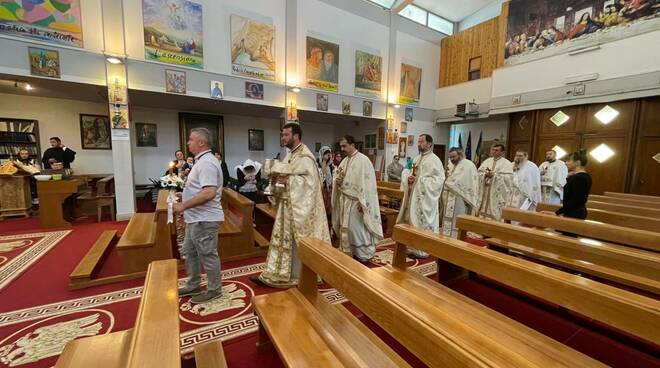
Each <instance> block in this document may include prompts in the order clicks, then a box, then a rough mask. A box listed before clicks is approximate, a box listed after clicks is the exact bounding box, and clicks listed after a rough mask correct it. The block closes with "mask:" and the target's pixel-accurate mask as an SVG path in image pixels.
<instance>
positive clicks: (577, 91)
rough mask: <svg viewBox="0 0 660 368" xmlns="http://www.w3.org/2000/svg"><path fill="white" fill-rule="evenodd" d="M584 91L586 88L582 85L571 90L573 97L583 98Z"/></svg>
mask: <svg viewBox="0 0 660 368" xmlns="http://www.w3.org/2000/svg"><path fill="white" fill-rule="evenodd" d="M585 89H586V86H585V85H584V84H580V85H577V86H575V88H573V96H584V92H585Z"/></svg>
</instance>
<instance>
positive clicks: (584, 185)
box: [555, 150, 591, 220]
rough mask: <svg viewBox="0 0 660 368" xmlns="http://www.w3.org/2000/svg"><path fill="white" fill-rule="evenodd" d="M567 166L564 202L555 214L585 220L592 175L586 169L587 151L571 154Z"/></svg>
mask: <svg viewBox="0 0 660 368" xmlns="http://www.w3.org/2000/svg"><path fill="white" fill-rule="evenodd" d="M566 166H567V167H568V177H567V178H566V185H565V186H564V201H563V205H562V207H561V208H560V209H558V210H557V211H555V214H556V215H563V216H564V217H572V218H577V219H582V220H584V219H586V218H587V207H586V204H587V199H588V198H589V192H590V191H591V175H589V174H588V173H587V171H586V170H585V168H584V167H585V166H587V151H586V150H579V151H577V152H573V153H571V154H570V155H569V156H568V160H567V161H566Z"/></svg>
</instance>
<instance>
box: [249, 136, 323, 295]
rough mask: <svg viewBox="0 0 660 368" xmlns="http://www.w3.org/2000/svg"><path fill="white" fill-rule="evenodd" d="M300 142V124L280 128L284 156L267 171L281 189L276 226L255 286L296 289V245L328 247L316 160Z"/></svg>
mask: <svg viewBox="0 0 660 368" xmlns="http://www.w3.org/2000/svg"><path fill="white" fill-rule="evenodd" d="M301 140H302V129H301V128H300V125H299V124H297V123H288V124H286V125H284V126H283V127H282V131H281V143H282V145H283V146H285V147H286V148H287V154H286V156H285V157H284V160H282V161H279V162H276V163H275V165H273V167H272V168H271V170H270V175H271V176H273V177H274V179H275V181H276V183H277V185H276V188H280V189H279V190H278V189H276V192H278V191H279V192H278V193H277V194H276V197H275V207H276V216H275V224H274V225H273V235H272V236H271V239H270V247H269V248H268V256H267V258H266V266H265V269H264V271H263V272H262V273H261V274H260V275H259V276H254V277H251V278H250V280H251V281H252V282H254V283H256V284H262V285H267V286H270V287H276V288H288V287H292V286H295V285H297V284H298V279H299V277H300V269H301V263H300V259H299V258H298V241H300V240H301V239H304V238H307V237H313V238H318V239H320V240H322V241H324V242H326V243H328V244H330V232H329V229H328V219H327V217H326V214H325V208H324V206H323V195H322V194H321V176H320V174H319V170H318V168H317V165H316V158H315V157H314V154H313V153H312V151H310V150H309V148H307V146H306V145H304V144H303V143H302V141H301Z"/></svg>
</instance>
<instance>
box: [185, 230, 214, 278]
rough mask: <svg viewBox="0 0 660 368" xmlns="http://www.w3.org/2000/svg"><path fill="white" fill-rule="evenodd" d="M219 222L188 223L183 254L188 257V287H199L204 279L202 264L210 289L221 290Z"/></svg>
mask: <svg viewBox="0 0 660 368" xmlns="http://www.w3.org/2000/svg"><path fill="white" fill-rule="evenodd" d="M219 224H220V223H219V222H193V223H190V224H186V237H185V240H184V241H183V255H184V256H185V257H186V272H187V273H188V277H189V278H188V281H187V282H186V287H187V288H191V289H192V288H197V287H199V286H200V283H201V281H202V278H201V273H200V266H202V267H204V271H206V277H207V278H208V286H207V289H208V291H219V290H220V288H221V286H222V282H221V279H220V277H221V276H220V257H219V256H218V225H219Z"/></svg>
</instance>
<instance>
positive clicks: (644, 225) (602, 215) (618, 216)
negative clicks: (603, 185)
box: [536, 203, 660, 232]
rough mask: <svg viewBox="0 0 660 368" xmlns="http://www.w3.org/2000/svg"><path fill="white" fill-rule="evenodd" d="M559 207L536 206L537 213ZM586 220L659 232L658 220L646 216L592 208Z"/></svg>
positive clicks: (588, 210) (545, 204)
mask: <svg viewBox="0 0 660 368" xmlns="http://www.w3.org/2000/svg"><path fill="white" fill-rule="evenodd" d="M559 207H560V206H557V205H554V204H548V203H539V204H538V205H537V206H536V210H537V211H552V212H555V211H556V210H557V209H559ZM587 220H593V221H600V222H604V223H606V224H612V225H617V226H623V227H627V228H632V229H639V230H646V231H653V232H660V218H652V217H647V216H637V215H631V214H627V213H621V212H613V211H606V210H599V209H594V208H589V209H587Z"/></svg>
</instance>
